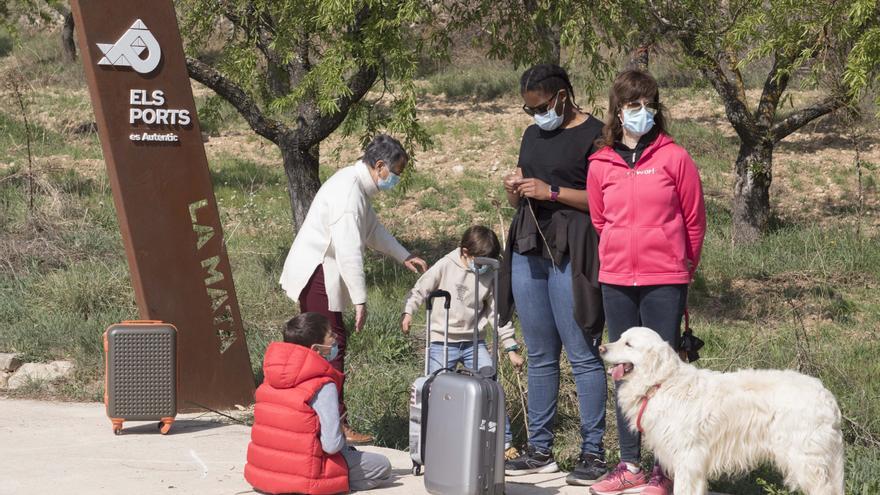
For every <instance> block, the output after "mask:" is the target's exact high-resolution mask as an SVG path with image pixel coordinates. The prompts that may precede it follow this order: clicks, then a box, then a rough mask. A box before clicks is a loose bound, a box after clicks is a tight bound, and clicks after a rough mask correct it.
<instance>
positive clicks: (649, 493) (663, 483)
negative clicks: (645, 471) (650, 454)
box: [642, 464, 672, 495]
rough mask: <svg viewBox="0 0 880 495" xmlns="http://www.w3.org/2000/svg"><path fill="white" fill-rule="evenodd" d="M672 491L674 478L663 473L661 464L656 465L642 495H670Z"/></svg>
mask: <svg viewBox="0 0 880 495" xmlns="http://www.w3.org/2000/svg"><path fill="white" fill-rule="evenodd" d="M671 493H672V480H670V479H669V478H667V477H666V475H664V474H663V469H661V468H660V465H659V464H656V465H654V470H653V471H652V472H651V479H650V480H649V481H648V486H646V487H645V489H644V490H642V495H670V494H671Z"/></svg>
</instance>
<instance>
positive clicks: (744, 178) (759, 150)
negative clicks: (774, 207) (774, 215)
mask: <svg viewBox="0 0 880 495" xmlns="http://www.w3.org/2000/svg"><path fill="white" fill-rule="evenodd" d="M772 165H773V143H772V142H768V141H764V142H760V143H757V144H751V143H748V142H743V143H742V144H741V145H740V147H739V156H738V157H737V159H736V184H735V185H734V190H733V215H732V216H733V243H734V244H737V245H742V244H749V243H752V242H755V241H757V240H759V239H760V238H761V235H762V234H763V233H764V232H766V231H767V228H768V226H769V225H770V183H771V182H772V180H773V174H772V168H771V167H772Z"/></svg>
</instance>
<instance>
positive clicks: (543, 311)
mask: <svg viewBox="0 0 880 495" xmlns="http://www.w3.org/2000/svg"><path fill="white" fill-rule="evenodd" d="M511 276H512V288H513V298H514V302H515V303H516V312H517V315H518V316H519V321H520V324H522V332H523V337H524V338H525V342H526V347H527V348H528V356H529V361H528V362H529V368H528V370H529V374H528V378H529V385H528V386H529V404H528V407H529V442H530V443H531V444H532V445H534V446H535V447H537V448H539V449H541V450H550V448H551V447H552V446H553V422H554V419H555V417H556V403H557V400H558V398H559V358H560V355H561V352H562V348H563V347H565V353H566V355H567V356H568V361H569V362H570V363H571V370H572V374H573V375H574V383H575V387H576V389H577V398H578V406H579V410H580V416H581V452H582V453H584V454H596V455H599V456H604V455H605V448H604V446H603V444H602V437H603V436H604V435H605V400H606V399H607V395H608V394H607V390H606V388H605V387H606V381H605V367H604V365H603V364H602V359H600V358H599V339H593V338H591V337H590V336H588V335H584V331H583V330H582V329H581V328H580V326H578V324H577V322H576V321H575V319H574V298H573V296H572V288H571V267H570V263H569V259H568V257H565V258H564V259H563V260H562V262H561V264H559V265H558V266H557V267H556V268H554V267H553V265H552V262H551V261H550V260H548V259H544V258H543V257H540V256H523V255H521V254H517V253H513V260H512V266H511Z"/></svg>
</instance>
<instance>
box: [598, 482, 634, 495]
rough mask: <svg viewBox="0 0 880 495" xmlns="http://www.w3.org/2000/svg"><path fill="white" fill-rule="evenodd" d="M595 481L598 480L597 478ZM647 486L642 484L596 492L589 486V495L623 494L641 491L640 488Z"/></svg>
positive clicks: (627, 494) (628, 494)
mask: <svg viewBox="0 0 880 495" xmlns="http://www.w3.org/2000/svg"><path fill="white" fill-rule="evenodd" d="M597 482H598V480H597ZM647 487H648V485H643V486H636V487H633V488H625V489H623V490H613V491H607V492H597V491H596V490H594V489H592V488H590V494H591V495H624V494H625V495H630V494H633V493H642V490H644V489H645V488H647Z"/></svg>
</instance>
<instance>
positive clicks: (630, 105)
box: [620, 100, 660, 114]
mask: <svg viewBox="0 0 880 495" xmlns="http://www.w3.org/2000/svg"><path fill="white" fill-rule="evenodd" d="M642 107H645V108H647V109H648V111H649V112H651V114H655V113H657V110H659V109H660V104H659V103H655V102H653V101H647V102H643V101H641V100H633V101H629V102H626V103H624V104H623V105H621V107H620V108H622V109H623V110H630V111H633V110H641V109H642Z"/></svg>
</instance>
